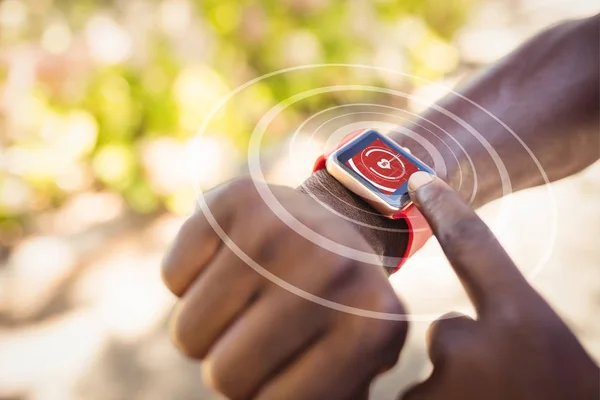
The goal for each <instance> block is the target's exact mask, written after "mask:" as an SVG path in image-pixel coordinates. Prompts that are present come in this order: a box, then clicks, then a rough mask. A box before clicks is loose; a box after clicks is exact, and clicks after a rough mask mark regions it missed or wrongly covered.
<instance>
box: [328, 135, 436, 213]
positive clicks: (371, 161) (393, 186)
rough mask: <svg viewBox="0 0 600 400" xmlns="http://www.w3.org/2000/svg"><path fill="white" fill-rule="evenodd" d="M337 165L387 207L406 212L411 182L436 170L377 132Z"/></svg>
mask: <svg viewBox="0 0 600 400" xmlns="http://www.w3.org/2000/svg"><path fill="white" fill-rule="evenodd" d="M335 162H336V163H337V164H338V165H340V166H341V167H342V168H343V169H344V170H346V171H347V172H348V173H349V174H351V175H352V176H353V177H354V178H355V179H356V180H358V181H360V182H361V183H362V184H363V185H365V186H366V187H367V188H369V190H371V191H372V192H374V193H376V194H377V195H378V196H379V197H380V198H382V199H383V200H384V201H385V202H386V203H388V204H389V205H391V206H393V207H395V208H398V209H400V208H402V207H403V206H404V205H405V204H406V203H407V202H408V201H410V200H409V196H408V188H407V186H408V179H409V178H410V176H411V175H412V174H414V173H415V172H417V171H426V172H429V173H431V174H433V170H432V169H431V168H429V167H428V166H427V165H425V164H423V163H422V162H421V161H419V160H418V159H417V158H416V157H414V156H412V155H411V154H409V153H408V152H407V151H406V150H404V149H403V148H402V147H400V146H399V145H398V144H396V143H395V142H394V141H392V140H390V139H388V138H387V137H385V136H384V135H382V134H380V133H379V132H377V131H368V132H366V133H365V134H363V135H361V136H360V138H359V139H357V140H355V141H352V142H350V143H349V144H348V145H346V147H343V148H342V149H341V151H340V152H338V153H337V157H336V160H335Z"/></svg>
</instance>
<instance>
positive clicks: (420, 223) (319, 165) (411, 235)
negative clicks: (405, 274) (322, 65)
mask: <svg viewBox="0 0 600 400" xmlns="http://www.w3.org/2000/svg"><path fill="white" fill-rule="evenodd" d="M364 131H366V129H359V130H356V131H354V132H352V133H350V134H349V135H348V136H346V137H344V138H343V139H342V140H341V141H340V142H339V143H338V144H337V146H336V147H335V148H333V149H331V150H329V151H328V152H326V153H325V154H323V155H321V156H319V158H317V161H316V162H315V165H314V167H313V173H314V172H317V171H319V170H321V169H324V168H325V166H326V163H327V158H328V157H329V156H330V155H331V153H333V152H334V151H336V150H337V149H339V148H340V147H342V146H343V145H344V144H346V143H348V142H349V141H350V140H352V139H354V138H355V137H356V136H357V135H359V134H361V133H362V132H364ZM393 219H403V220H404V221H405V222H406V225H407V227H408V242H407V244H406V250H405V251H404V254H403V255H402V257H401V258H400V262H399V263H398V266H397V267H396V269H395V270H394V272H396V271H398V270H399V269H400V267H401V266H402V265H403V264H404V263H405V262H406V260H408V258H410V257H411V256H412V255H413V254H415V253H416V252H417V250H419V249H420V248H421V247H423V245H424V244H425V242H427V240H428V239H429V238H430V237H431V235H432V232H431V228H430V227H429V224H428V223H427V221H426V220H425V217H423V214H421V212H419V210H418V209H417V207H416V206H415V205H414V204H411V205H409V206H408V207H407V208H405V209H404V210H402V211H400V212H398V213H396V214H394V216H393Z"/></svg>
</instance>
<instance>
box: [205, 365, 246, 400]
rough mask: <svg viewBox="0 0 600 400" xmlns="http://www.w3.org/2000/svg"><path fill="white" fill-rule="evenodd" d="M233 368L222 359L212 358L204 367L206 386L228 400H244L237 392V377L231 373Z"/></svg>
mask: <svg viewBox="0 0 600 400" xmlns="http://www.w3.org/2000/svg"><path fill="white" fill-rule="evenodd" d="M230 371H231V368H229V366H228V365H227V362H226V361H224V360H223V358H221V357H210V358H209V359H207V360H206V361H205V363H204V365H203V367H202V380H203V381H204V384H205V385H206V386H208V387H209V388H210V389H212V390H214V391H215V392H218V393H221V394H223V395H225V396H226V397H227V398H228V399H231V400H236V399H242V398H244V397H243V396H241V395H240V394H239V393H238V390H236V382H235V377H233V376H232V374H231V373H230Z"/></svg>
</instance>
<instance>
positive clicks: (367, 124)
mask: <svg viewBox="0 0 600 400" xmlns="http://www.w3.org/2000/svg"><path fill="white" fill-rule="evenodd" d="M327 68H348V69H354V70H359V71H375V72H378V73H381V72H385V73H390V74H397V75H402V76H404V77H407V78H410V79H413V80H416V81H420V82H423V83H426V84H430V85H434V86H438V87H442V88H443V89H445V90H448V92H450V93H452V94H453V95H455V96H457V97H460V98H461V99H463V100H465V101H467V102H468V103H470V104H471V105H473V106H474V107H477V108H478V109H479V110H481V111H483V112H484V113H485V114H486V115H488V116H489V117H490V118H492V119H493V120H494V121H496V122H497V123H498V124H500V125H501V126H502V127H503V128H504V129H505V130H506V132H509V133H510V135H512V137H513V138H514V139H516V140H517V141H518V143H519V144H520V145H521V146H522V147H523V149H525V151H526V152H527V154H528V155H529V156H530V157H531V159H532V160H533V161H534V163H535V165H536V166H537V168H538V170H539V173H540V174H541V176H542V178H543V179H544V182H545V184H546V188H547V191H548V194H549V198H550V206H551V209H552V218H551V221H550V225H551V226H550V237H551V240H550V241H549V242H550V243H549V244H548V246H547V248H546V250H545V251H544V254H543V256H542V257H541V258H540V260H539V261H538V262H537V264H536V265H535V267H534V268H532V269H531V271H530V272H529V274H528V278H529V279H532V278H534V277H535V276H536V275H537V274H538V273H539V272H540V271H541V269H542V268H543V266H544V265H545V264H546V263H547V261H548V259H549V257H550V254H551V249H552V245H553V243H554V241H555V238H556V229H557V215H556V214H557V210H556V201H555V199H554V196H553V193H552V190H551V189H550V187H549V186H548V184H549V183H550V182H549V180H548V177H547V175H546V173H545V171H544V170H543V168H542V166H541V164H540V162H539V161H538V160H537V158H536V157H535V155H534V154H533V152H532V151H531V149H529V148H528V147H527V145H526V144H525V143H524V142H523V140H522V139H521V138H519V137H518V135H516V133H515V132H513V131H512V130H511V128H510V127H509V126H507V125H506V124H505V123H503V122H502V121H501V120H500V119H498V118H497V117H496V116H495V115H493V114H492V113H491V112H489V111H488V110H486V109H485V108H483V107H482V106H480V105H479V104H477V103H475V102H473V101H472V100H470V99H468V98H466V97H464V96H462V95H461V94H460V93H457V92H455V91H452V90H449V89H448V88H447V87H445V86H443V85H441V84H438V83H436V82H431V81H428V80H426V79H423V78H420V77H418V76H413V75H411V74H407V73H404V72H401V71H395V70H391V69H387V68H382V67H376V66H368V65H360V64H311V65H303V66H296V67H291V68H286V69H282V70H278V71H274V72H271V73H268V74H265V75H263V76H260V77H257V78H255V79H252V80H250V81H248V82H246V83H244V84H243V85H241V86H239V87H237V88H236V89H234V90H233V91H231V92H230V93H229V94H228V95H226V96H225V97H223V98H222V99H221V100H220V101H219V102H218V103H216V104H215V106H214V107H213V108H212V109H211V111H210V112H209V113H208V115H207V116H206V118H205V119H204V120H203V121H202V123H201V126H200V128H199V130H198V133H197V136H196V140H195V141H194V143H193V146H194V147H196V146H198V145H199V142H200V141H199V140H198V139H199V138H200V137H201V136H202V135H204V134H205V133H206V130H207V127H208V125H209V123H210V121H211V120H212V119H213V118H214V116H215V115H216V114H217V113H219V112H220V111H222V109H223V108H224V107H225V106H226V105H227V103H228V102H229V101H231V100H232V99H233V98H234V96H236V95H238V94H239V93H240V92H242V91H243V90H244V89H246V88H248V87H250V86H251V85H254V84H256V83H258V82H261V81H264V80H266V79H269V78H272V77H275V76H278V75H282V74H286V73H292V72H295V71H311V72H312V71H315V72H316V71H318V70H323V69H327ZM340 91H371V92H378V93H384V94H387V95H391V96H398V97H402V98H404V99H410V100H411V101H415V102H417V103H420V104H424V105H426V106H428V107H431V108H433V109H435V110H436V111H438V112H440V113H442V114H444V115H446V116H447V117H449V118H450V119H452V120H453V121H455V122H456V123H457V124H458V125H460V126H461V127H462V128H463V129H465V130H466V131H467V132H469V133H470V134H471V135H472V136H473V137H474V138H476V140H477V141H478V142H479V144H481V145H482V146H483V147H484V148H485V150H486V151H487V152H488V154H489V156H490V157H491V159H492V161H493V163H494V165H495V166H496V168H497V170H498V173H499V176H500V181H501V186H502V195H503V196H506V195H508V194H511V193H512V187H511V183H510V179H509V176H508V171H507V169H506V167H505V165H504V163H503V161H502V159H501V158H500V156H499V155H498V153H497V152H496V151H495V150H494V148H493V147H492V146H491V144H490V143H489V142H488V141H487V140H486V139H485V138H484V137H483V135H481V133H479V132H478V131H477V130H476V129H474V128H473V127H472V126H471V125H469V124H468V123H467V122H466V121H464V120H463V119H461V118H460V117H459V116H457V115H455V114H453V113H451V112H449V111H448V110H446V109H444V108H442V107H440V106H438V105H437V104H429V103H428V102H425V101H423V100H422V99H419V98H417V97H416V96H414V95H412V94H409V93H405V92H402V91H397V90H392V89H388V88H382V87H376V86H370V85H352V84H348V85H333V86H324V87H318V88H312V89H309V90H305V91H303V92H300V93H296V94H294V95H292V96H291V97H289V98H287V99H285V100H283V101H281V102H280V103H278V104H276V105H274V106H273V107H272V108H271V109H269V110H268V111H267V112H266V113H264V115H263V116H262V117H261V118H260V119H259V121H257V123H256V125H255V127H254V130H253V132H252V134H251V136H250V140H249V146H248V168H249V171H250V175H251V177H252V180H253V181H254V182H255V186H256V189H257V191H258V193H259V194H260V196H261V197H262V199H263V201H264V202H265V203H266V204H267V205H268V206H269V208H270V209H271V211H273V213H274V214H276V215H277V216H278V218H280V219H281V221H282V222H284V223H285V224H286V225H287V226H288V227H290V228H291V229H293V230H294V231H295V232H296V233H298V234H300V235H302V236H303V237H304V238H306V239H307V240H310V241H311V242H313V243H314V244H316V245H318V246H320V247H322V248H324V249H326V250H328V251H331V252H333V253H336V254H339V255H341V256H344V257H347V258H350V259H354V260H356V261H360V262H363V263H367V264H373V265H381V260H380V258H379V256H377V255H375V254H371V253H366V252H363V251H359V250H356V249H353V248H350V247H347V246H344V245H342V244H340V243H337V242H335V241H332V240H330V239H329V238H326V237H324V236H322V235H320V234H319V233H317V232H315V231H314V230H312V229H311V228H310V227H308V226H306V225H304V224H303V223H301V222H300V221H299V220H298V219H296V218H295V217H294V216H293V215H292V214H291V213H290V212H289V211H288V210H286V209H285V207H283V205H282V204H281V203H279V201H278V200H277V198H276V197H275V195H274V194H273V193H272V192H271V191H270V190H269V189H268V186H267V185H260V184H257V183H256V182H257V181H258V182H264V181H266V179H265V176H264V174H263V171H262V168H261V165H260V157H259V155H260V149H261V143H262V138H263V136H264V135H265V132H266V131H267V128H268V127H269V125H270V124H271V123H272V121H273V120H274V119H275V118H276V117H277V116H278V115H279V114H280V113H282V112H283V111H284V110H286V108H288V107H290V106H292V105H293V104H294V103H296V102H298V101H301V100H304V99H307V98H310V97H312V96H317V95H319V94H323V93H332V92H340ZM351 106H371V107H378V108H381V109H384V110H387V111H389V112H391V111H394V112H402V113H404V114H407V115H408V116H409V117H415V116H416V114H413V113H411V112H409V111H407V110H402V109H398V108H394V107H392V106H387V105H379V104H369V103H350V104H343V105H337V106H334V107H329V108H327V109H323V110H321V111H319V112H317V113H315V114H313V115H311V116H310V117H308V118H307V119H306V120H304V121H303V122H302V123H301V124H300V125H299V126H298V127H297V129H296V130H295V132H294V133H293V135H292V138H291V141H290V146H289V154H288V156H289V159H290V162H291V163H292V164H293V165H294V166H298V165H299V163H298V162H297V161H296V162H294V161H295V152H294V151H293V149H292V147H293V146H294V143H295V138H296V136H297V135H298V134H299V133H300V132H302V131H303V129H304V127H305V126H307V125H308V124H309V123H310V122H311V121H312V120H313V119H315V118H317V117H320V116H321V115H325V114H326V113H327V112H332V111H335V110H340V109H342V108H347V107H351ZM360 114H361V112H351V113H345V114H342V115H336V116H334V117H333V118H331V119H329V120H327V121H325V122H324V123H322V124H321V125H319V126H318V127H317V128H316V129H315V130H314V131H313V132H312V133H311V135H310V138H311V139H312V138H313V137H314V135H316V134H317V133H318V131H320V130H323V129H325V127H326V125H328V124H330V123H331V122H332V121H333V120H335V119H339V118H343V117H349V116H356V115H360ZM364 114H365V116H366V115H367V114H368V115H370V116H371V117H373V116H376V115H380V116H387V117H392V118H394V119H398V118H399V119H401V120H403V121H408V120H409V119H404V118H402V117H399V116H398V115H396V114H386V113H383V112H382V113H378V112H364ZM425 121H427V120H425ZM427 122H428V123H430V124H432V126H435V127H436V128H438V129H440V131H441V132H443V133H444V134H446V135H447V136H448V137H449V138H450V139H451V140H453V141H454V143H455V144H456V145H457V146H458V148H460V150H461V151H463V155H464V156H465V157H466V158H467V161H468V163H469V164H470V166H471V168H472V171H473V175H474V176H473V181H474V185H473V193H472V195H471V201H472V200H473V199H474V197H475V194H476V192H477V171H476V169H475V167H474V164H473V161H472V160H471V158H470V157H469V154H468V152H467V151H465V149H464V148H463V147H462V146H461V145H460V144H459V143H458V141H457V140H456V139H454V138H452V136H451V135H450V134H448V133H447V132H446V131H445V130H444V129H442V128H441V127H439V126H437V125H435V124H434V123H433V122H432V121H427ZM382 124H384V125H386V124H387V125H388V126H389V125H393V124H391V123H385V122H384V123H382V122H381V121H372V120H361V121H360V122H358V123H353V124H349V125H347V126H344V127H342V128H339V129H337V130H336V131H335V132H333V133H332V134H331V135H330V139H329V140H328V144H329V145H331V144H332V143H337V142H338V141H339V140H340V139H341V138H342V137H343V136H344V135H345V134H347V133H349V132H351V131H353V130H355V129H358V128H374V127H377V126H381V125H382ZM389 127H390V128H392V126H389ZM393 128H394V130H395V131H396V132H401V133H403V134H406V135H407V136H409V137H410V138H411V139H413V140H415V141H417V142H418V143H419V144H420V145H422V146H423V147H424V148H425V149H426V151H427V152H428V153H429V155H430V157H431V159H432V160H433V165H431V167H433V168H434V170H436V171H441V172H443V171H445V168H446V166H445V162H444V160H443V158H442V156H441V153H440V151H439V149H437V148H436V147H435V146H434V145H433V144H432V143H430V142H429V141H428V140H427V139H425V138H423V137H421V136H419V135H416V134H415V133H414V132H412V131H410V130H408V129H403V128H402V127H401V126H397V125H393ZM428 131H429V130H428ZM429 132H430V133H432V134H433V132H431V131H429ZM434 135H435V134H434ZM435 136H437V135H435ZM452 156H453V157H454V158H457V156H456V155H455V154H452ZM460 174H461V175H460V177H459V185H461V184H462V172H460ZM194 183H195V185H194V189H195V190H196V195H197V199H198V200H197V201H198V206H199V209H200V210H201V211H202V212H203V213H204V215H205V217H206V219H207V221H208V222H209V224H210V225H211V227H212V228H213V230H214V231H215V233H216V234H217V235H218V236H219V238H220V239H221V240H222V241H223V243H224V244H225V245H226V246H228V247H229V249H230V250H231V251H232V252H233V253H234V254H235V255H236V256H238V257H239V258H240V259H241V260H243V261H244V262H245V263H246V264H247V265H248V266H249V267H250V268H252V269H253V270H254V271H256V272H257V273H259V274H260V275H262V276H263V277H264V278H266V279H269V280H270V281H271V282H272V283H274V284H276V285H278V286H280V287H281V288H283V289H285V290H287V291H289V292H290V293H293V294H295V295H297V296H300V297H302V298H304V299H306V300H309V301H312V302H314V303H317V304H320V305H322V306H325V307H329V308H331V309H334V310H337V311H342V312H346V313H350V314H354V315H357V316H363V317H368V318H375V319H384V320H396V321H432V320H434V319H437V318H438V317H439V313H438V314H432V313H429V314H395V313H382V312H376V311H372V310H366V309H360V308H355V307H351V306H347V305H344V304H340V303H337V302H333V301H331V300H327V299H324V298H321V297H319V296H315V295H313V294H311V293H309V292H306V291H304V290H302V289H300V288H297V287H295V286H294V285H291V284H290V283H289V282H287V281H285V280H283V279H281V278H279V277H278V276H276V275H274V274H273V273H271V272H270V271H269V270H267V269H266V268H264V267H262V266H261V265H259V264H258V263H257V262H256V261H255V260H253V259H252V257H250V256H249V255H248V254H246V253H245V252H244V251H243V250H242V249H241V248H240V247H239V246H238V245H237V244H236V243H234V241H233V240H232V239H231V238H230V237H229V236H228V234H227V232H226V231H225V230H224V229H223V228H222V227H221V226H220V225H219V223H218V222H217V220H216V219H215V217H214V215H213V214H212V212H211V210H210V209H209V207H208V204H207V202H206V199H205V198H204V196H203V192H202V191H201V190H199V186H200V185H199V182H194ZM313 198H315V197H314V196H313ZM317 201H318V199H317ZM500 201H501V202H502V203H501V207H500V211H499V213H498V215H497V223H498V225H500V226H501V225H502V224H503V223H505V221H507V220H508V214H509V212H510V210H509V209H508V208H507V206H506V205H507V201H506V200H505V198H503V199H502V200H500ZM319 202H320V201H319ZM320 203H321V204H322V205H323V206H325V207H327V208H328V209H330V210H331V211H333V212H335V211H334V210H332V209H331V208H330V207H329V206H328V205H326V204H323V203H322V202H320ZM336 214H338V215H339V213H337V212H336ZM342 217H343V218H346V219H348V217H346V216H343V215H342ZM352 222H353V223H356V224H362V225H364V224H363V223H361V222H359V221H354V220H352ZM371 228H376V229H382V228H379V227H373V226H371Z"/></svg>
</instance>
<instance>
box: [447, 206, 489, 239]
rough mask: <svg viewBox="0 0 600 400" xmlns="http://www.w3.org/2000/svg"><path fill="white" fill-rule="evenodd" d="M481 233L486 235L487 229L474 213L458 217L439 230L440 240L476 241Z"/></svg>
mask: <svg viewBox="0 0 600 400" xmlns="http://www.w3.org/2000/svg"><path fill="white" fill-rule="evenodd" d="M482 233H487V227H486V226H485V225H483V224H482V223H481V221H480V220H479V218H478V217H477V216H476V215H475V214H474V213H465V214H463V215H461V216H458V217H457V218H456V220H455V221H454V222H453V223H452V224H450V225H449V226H444V227H443V228H441V229H440V232H439V235H440V238H441V239H442V240H445V241H453V240H464V239H477V238H478V237H480V235H481V234H482Z"/></svg>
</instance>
